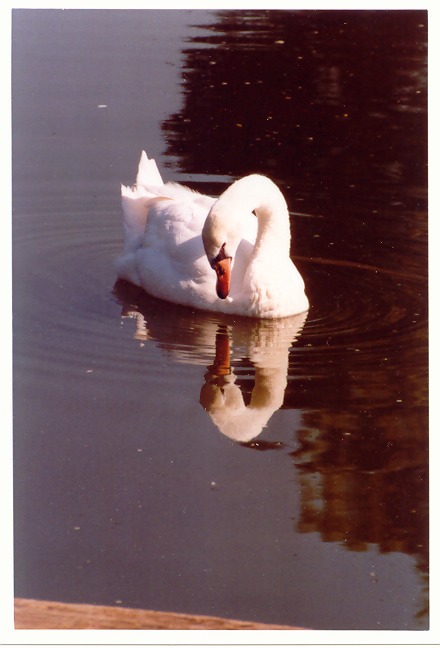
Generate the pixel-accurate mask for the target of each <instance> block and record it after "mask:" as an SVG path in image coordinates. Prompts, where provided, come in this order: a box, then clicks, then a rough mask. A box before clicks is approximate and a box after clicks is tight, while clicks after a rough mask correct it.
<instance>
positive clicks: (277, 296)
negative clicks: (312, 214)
mask: <svg viewBox="0 0 440 648" xmlns="http://www.w3.org/2000/svg"><path fill="white" fill-rule="evenodd" d="M122 208H123V212H124V229H125V244H124V249H123V252H122V254H121V255H120V256H119V257H118V259H117V261H116V269H117V273H118V276H119V277H120V278H121V279H126V280H128V281H130V282H132V283H134V284H135V285H137V286H140V287H141V288H143V289H144V290H146V291H147V292H148V293H150V294H151V295H153V296H155V297H159V298H161V299H165V300H167V301H170V302H174V303H177V304H184V305H188V306H192V307H194V308H199V309H203V310H210V311H219V312H224V313H231V314H236V315H246V316H250V317H259V318H276V317H286V316H289V315H295V314H297V313H302V312H304V311H306V310H307V309H308V300H307V297H306V295H305V293H304V282H303V280H302V277H301V275H300V274H299V272H298V270H297V269H296V267H295V266H294V264H293V263H292V261H291V259H290V257H289V250H290V225H289V213H288V210H287V205H286V202H285V200H284V197H283V195H282V194H281V192H280V190H279V189H278V188H277V187H276V185H275V184H274V183H273V182H272V181H271V180H269V179H268V178H266V177H264V176H260V175H250V176H246V177H245V178H242V179H241V180H237V181H236V182H234V183H233V184H232V185H230V187H228V189H226V191H225V192H224V193H223V194H222V195H221V196H220V197H219V198H218V199H215V198H210V197H208V196H203V195H201V194H198V193H195V192H193V191H191V190H190V189H188V188H186V187H183V186H181V185H178V184H175V183H167V184H163V182H162V178H161V176H160V174H159V171H158V170H157V167H156V164H155V162H154V160H149V159H148V158H147V156H146V154H145V152H143V153H142V157H141V161H140V163H139V170H138V175H137V178H136V185H135V187H134V188H129V187H124V186H123V187H122ZM253 211H254V213H255V215H256V217H255V215H254V214H253V213H252V212H253ZM213 269H214V270H215V271H216V273H217V281H216V277H215V274H214V272H213Z"/></svg>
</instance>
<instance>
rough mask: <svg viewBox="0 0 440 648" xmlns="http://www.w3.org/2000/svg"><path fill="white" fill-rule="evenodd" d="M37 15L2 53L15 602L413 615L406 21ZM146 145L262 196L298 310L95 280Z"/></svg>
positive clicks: (179, 175)
mask: <svg viewBox="0 0 440 648" xmlns="http://www.w3.org/2000/svg"><path fill="white" fill-rule="evenodd" d="M38 15H39V19H38V20H36V14H35V13H33V14H32V16H29V15H27V14H26V13H24V14H23V13H20V17H19V19H18V18H16V19H15V46H14V47H15V49H14V51H15V58H14V60H15V72H14V75H15V76H14V79H15V84H14V86H15V98H16V99H15V108H14V118H15V131H14V151H15V155H14V178H15V182H14V246H15V249H14V345H15V346H14V362H15V374H14V376H15V378H14V379H15V387H14V394H15V412H14V416H15V465H16V469H15V476H16V483H15V499H16V513H15V534H16V536H15V538H16V540H15V541H16V554H15V556H16V592H17V595H18V596H29V597H36V598H48V599H58V600H67V601H77V602H92V603H108V604H115V602H117V601H122V602H123V604H124V605H127V606H135V607H136V606H137V607H150V608H153V609H163V610H166V609H169V610H175V611H184V612H190V613H191V612H192V613H204V614H215V615H220V616H229V617H233V618H243V619H255V620H260V621H268V622H276V623H289V624H298V625H305V626H309V627H312V628H345V629H349V628H354V629H361V628H380V629H385V628H389V629H410V628H414V629H424V628H426V627H427V625H428V611H427V600H428V595H427V578H428V577H427V574H428V533H427V527H428V505H427V500H428V497H427V488H428V486H427V483H428V482H427V459H428V457H427V453H428V451H427V413H426V407H427V339H426V338H427V326H426V321H427V312H426V311H427V286H426V283H427V282H426V202H427V199H426V13H425V12H420V11H412V12H402V11H399V12H395V11H392V12H391V11H389V12H388V11H385V12H384V11H381V12H370V11H368V12H365V11H361V12H341V11H338V12H310V11H292V12H285V11H239V12H234V11H221V12H214V11H211V12H172V14H169V13H168V12H160V11H159V12H156V11H155V12H152V13H150V12H148V11H146V12H134V13H133V14H132V13H131V12H104V13H103V14H100V12H91V13H90V12H87V11H86V12H59V13H57V12H49V13H48V14H46V16H47V18H43V17H42V16H41V14H38ZM28 16H29V17H28ZM101 16H102V17H101ZM170 16H172V19H171V18H170ZM192 25H197V29H196V28H193V27H192ZM114 34H119V35H120V38H117V39H115V38H114ZM160 34H171V35H173V38H172V39H171V37H170V38H169V40H170V43H171V41H172V47H171V48H168V46H167V47H165V46H164V43H165V40H164V38H161V37H160ZM112 35H113V36H112ZM176 35H177V36H176ZM183 35H185V38H186V42H185V43H184V45H183V49H184V51H183V53H181V52H180V49H179V46H178V40H179V38H183ZM110 36H112V37H111V38H110ZM178 37H179V38H178ZM99 44H101V45H102V47H103V48H104V49H102V50H100V49H99V48H98V45H99ZM165 44H166V43H165ZM29 48H30V49H29ZM97 48H98V49H97ZM98 50H99V51H100V52H101V53H102V52H104V53H105V55H104V54H102V56H101V55H100V56H97V55H96V52H97V51H98ZM152 54H154V56H153V57H152ZM88 60H90V61H92V62H93V65H90V66H88V65H85V62H87V61H88ZM139 62H141V64H139ZM179 66H181V83H182V86H181V88H182V91H183V102H182V107H181V109H180V110H179V111H177V112H176V108H175V106H176V103H177V105H178V102H176V88H175V86H174V85H173V83H174V81H173V82H171V81H169V82H168V83H169V85H167V81H166V79H167V78H168V76H167V74H168V73H169V72H170V70H171V69H180V68H179ZM72 71H74V73H73V72H72ZM162 72H163V75H162ZM159 77H160V83H159ZM156 78H157V79H158V85H154V84H155V83H156V82H155V79H156ZM169 78H170V79H171V78H172V77H169ZM97 80H99V83H98V84H97ZM152 86H154V88H153V89H158V88H159V86H160V89H161V90H160V92H156V93H154V99H153V100H152V102H150V101H149V100H148V97H149V96H150V93H151V90H152ZM131 90H133V91H131ZM162 91H163V93H164V94H163V95H162V94H161V93H162ZM75 97H78V102H76V101H75V100H74V99H75ZM103 97H105V99H103ZM170 97H171V98H172V99H173V102H172V109H170V108H169V103H168V98H170ZM48 98H49V99H50V101H48ZM144 102H145V103H144ZM161 102H163V105H162V103H161ZM104 103H106V105H107V104H108V105H107V108H103V107H102V106H101V107H100V108H99V110H98V109H97V106H98V105H101V104H104ZM140 106H141V108H140ZM97 110H98V112H97ZM152 112H153V113H154V114H155V115H157V114H160V115H167V114H169V113H170V112H172V114H171V115H170V116H169V117H167V118H166V119H164V120H163V122H162V124H161V126H162V133H161V132H160V129H159V124H156V125H154V120H153V118H152ZM121 124H124V126H123V129H122V130H121ZM163 136H165V138H166V141H167V147H168V149H167V153H166V155H165V156H163V158H162V160H160V159H159V160H158V162H159V165H160V166H162V167H163V166H164V165H166V163H167V164H168V167H169V177H170V179H175V178H176V179H181V180H189V184H190V185H191V186H192V187H194V188H197V189H199V190H201V191H203V193H212V194H217V193H219V192H220V191H221V190H222V189H223V187H224V185H225V182H226V181H227V180H228V176H230V177H235V176H238V175H243V174H245V173H248V172H253V171H261V172H264V173H267V174H268V175H271V176H272V177H273V178H274V180H276V181H277V182H278V183H279V184H280V185H281V187H282V189H283V191H284V193H285V194H286V197H287V199H288V203H289V207H290V209H291V210H292V211H291V215H292V231H293V244H292V252H293V255H294V256H295V261H296V262H297V264H298V266H299V268H300V270H301V272H302V274H303V276H304V278H305V281H306V285H307V293H308V296H309V298H310V302H311V309H310V311H309V313H308V314H307V318H306V319H305V321H300V320H298V319H297V320H295V321H293V320H292V322H291V323H290V325H289V324H288V323H287V322H284V323H283V322H278V323H276V322H275V323H274V322H272V323H270V322H253V321H252V320H246V319H245V318H244V319H241V318H227V317H226V318H225V317H222V316H218V315H215V314H209V313H198V312H194V311H191V310H189V309H185V308H182V307H178V306H174V305H172V304H165V303H162V302H159V301H158V300H155V299H152V298H151V297H149V296H148V295H145V294H144V293H143V292H142V291H139V290H137V289H135V288H133V287H132V286H129V285H127V284H124V283H123V282H117V284H116V285H115V286H114V280H115V277H114V274H113V269H112V259H113V258H114V257H115V256H116V254H117V253H118V251H119V249H120V245H121V240H122V236H121V228H120V219H121V214H120V206H119V202H118V196H117V192H118V190H119V181H120V180H123V181H126V178H127V177H128V178H130V174H131V172H132V170H133V168H134V165H135V164H136V159H137V157H138V154H139V150H140V149H141V148H146V149H147V150H148V148H149V141H150V140H151V141H154V142H157V141H161V138H163ZM72 142H74V146H71V147H70V145H72ZM155 146H156V147H157V145H156V144H155ZM66 150H69V154H68V155H66ZM153 153H154V154H155V155H157V154H156V153H155V151H153ZM130 160H131V162H129V161H130ZM110 161H111V162H110ZM196 179H197V182H196ZM214 181H215V182H214ZM121 315H122V317H121ZM294 319H295V318H294ZM271 363H272V364H271ZM251 419H252V420H251ZM243 421H245V423H243ZM234 422H238V423H237V425H234ZM220 432H221V433H220Z"/></svg>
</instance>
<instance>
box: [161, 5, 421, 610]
mask: <svg viewBox="0 0 440 648" xmlns="http://www.w3.org/2000/svg"><path fill="white" fill-rule="evenodd" d="M426 23H427V20H426V14H424V13H423V12H414V11H412V12H402V11H400V12H393V11H386V12H382V11H381V12H377V11H363V12H353V11H349V12H346V11H338V12H334V11H333V12H321V11H319V12H318V11H293V12H286V11H259V12H256V11H249V12H236V11H224V12H221V13H219V20H218V22H217V23H215V24H213V25H211V26H210V28H209V29H210V34H209V35H208V36H206V37H199V38H198V39H195V42H192V43H191V45H190V46H189V47H188V49H187V50H186V64H185V70H184V75H183V83H182V85H183V94H184V105H183V108H182V110H180V111H179V113H177V114H175V115H173V116H172V117H170V118H168V119H167V120H166V121H165V122H164V124H163V129H164V133H165V135H166V137H167V141H168V146H169V151H170V152H171V153H172V154H173V155H177V156H179V160H180V165H181V167H182V169H185V170H186V171H187V172H191V171H196V170H199V169H205V170H206V172H207V173H212V174H215V173H221V172H223V173H224V172H227V173H228V174H230V175H231V176H233V177H234V176H240V175H243V174H246V173H248V172H249V171H259V172H263V173H267V174H269V175H272V177H274V178H275V179H276V180H277V181H278V182H279V183H280V184H281V185H282V186H283V189H284V191H285V193H286V195H287V196H288V197H289V199H290V200H289V202H290V205H291V206H292V207H294V208H295V209H296V210H297V211H300V212H302V214H297V215H295V214H293V216H292V226H293V253H294V254H296V259H297V262H298V265H299V266H300V269H301V271H302V272H303V274H304V276H305V277H306V285H307V288H308V294H309V298H310V302H311V311H310V314H309V317H308V321H307V323H306V326H305V329H304V331H303V333H302V335H301V338H300V339H299V341H298V343H297V344H296V345H295V348H294V350H293V351H292V354H291V359H292V361H291V370H290V374H289V378H290V380H289V383H288V386H287V390H286V397H285V401H284V406H285V407H294V408H296V407H297V408H301V409H302V410H303V420H302V424H303V427H302V429H301V430H300V431H299V435H298V439H299V442H300V448H299V449H297V450H295V451H293V452H292V453H291V456H292V458H293V460H294V462H295V465H296V466H297V467H298V469H299V472H300V476H301V477H300V483H301V488H302V513H301V519H300V521H299V522H298V525H297V529H298V530H299V531H301V532H307V533H310V532H313V531H318V532H319V533H320V534H321V537H322V538H323V540H325V541H328V542H330V541H333V542H342V543H343V544H344V546H345V547H347V548H349V549H354V550H356V551H362V550H366V549H367V548H368V546H369V545H370V544H371V543H373V544H376V545H377V546H378V547H379V549H380V551H383V552H393V551H402V552H405V553H408V554H410V555H414V556H416V557H417V564H418V568H419V569H420V571H421V573H422V574H425V575H426V573H427V562H428V545H427V529H428V521H427V496H428V478H427V458H428V456H427V454H428V443H427V406H426V403H427V351H426V348H427V338H426V320H427V285H426V280H425V279H424V277H426V274H427V265H426V264H427V254H426V227H427V220H426V209H427V202H426V182H427V120H426V101H427V99H426V73H427V71H426V29H427V24H426ZM200 88H203V92H202V93H201V92H200ZM196 134H197V137H195V135H196ZM307 259H310V260H311V261H312V264H308V263H306V261H307ZM255 447H257V446H255ZM425 613H426V609H425V610H423V609H421V610H420V612H419V617H420V618H424V614H425Z"/></svg>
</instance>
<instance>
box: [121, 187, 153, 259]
mask: <svg viewBox="0 0 440 648" xmlns="http://www.w3.org/2000/svg"><path fill="white" fill-rule="evenodd" d="M150 200H151V195H150V194H146V192H145V191H144V190H143V189H142V188H138V187H133V188H132V187H125V186H124V185H122V186H121V204H122V211H123V212H124V221H123V225H124V252H130V251H134V250H136V249H137V248H138V247H140V246H141V245H142V239H143V236H144V232H145V225H146V222H147V214H148V206H149V202H150Z"/></svg>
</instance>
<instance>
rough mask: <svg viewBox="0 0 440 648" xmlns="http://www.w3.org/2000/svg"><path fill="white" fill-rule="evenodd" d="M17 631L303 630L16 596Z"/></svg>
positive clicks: (192, 615) (190, 615) (292, 627)
mask: <svg viewBox="0 0 440 648" xmlns="http://www.w3.org/2000/svg"><path fill="white" fill-rule="evenodd" d="M14 611H15V628H16V629H17V630H80V629H81V630H83V629H88V630H104V629H105V630H130V629H131V630H304V628H298V627H294V626H286V625H271V624H266V623H254V622H251V621H249V622H248V621H236V620H234V619H222V618H220V617H211V616H202V615H198V614H181V613H175V612H157V611H155V610H139V609H131V608H123V607H112V606H107V605H89V604H83V603H81V604H77V603H59V602H55V601H37V600H35V599H22V598H16V599H15V605H14Z"/></svg>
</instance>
